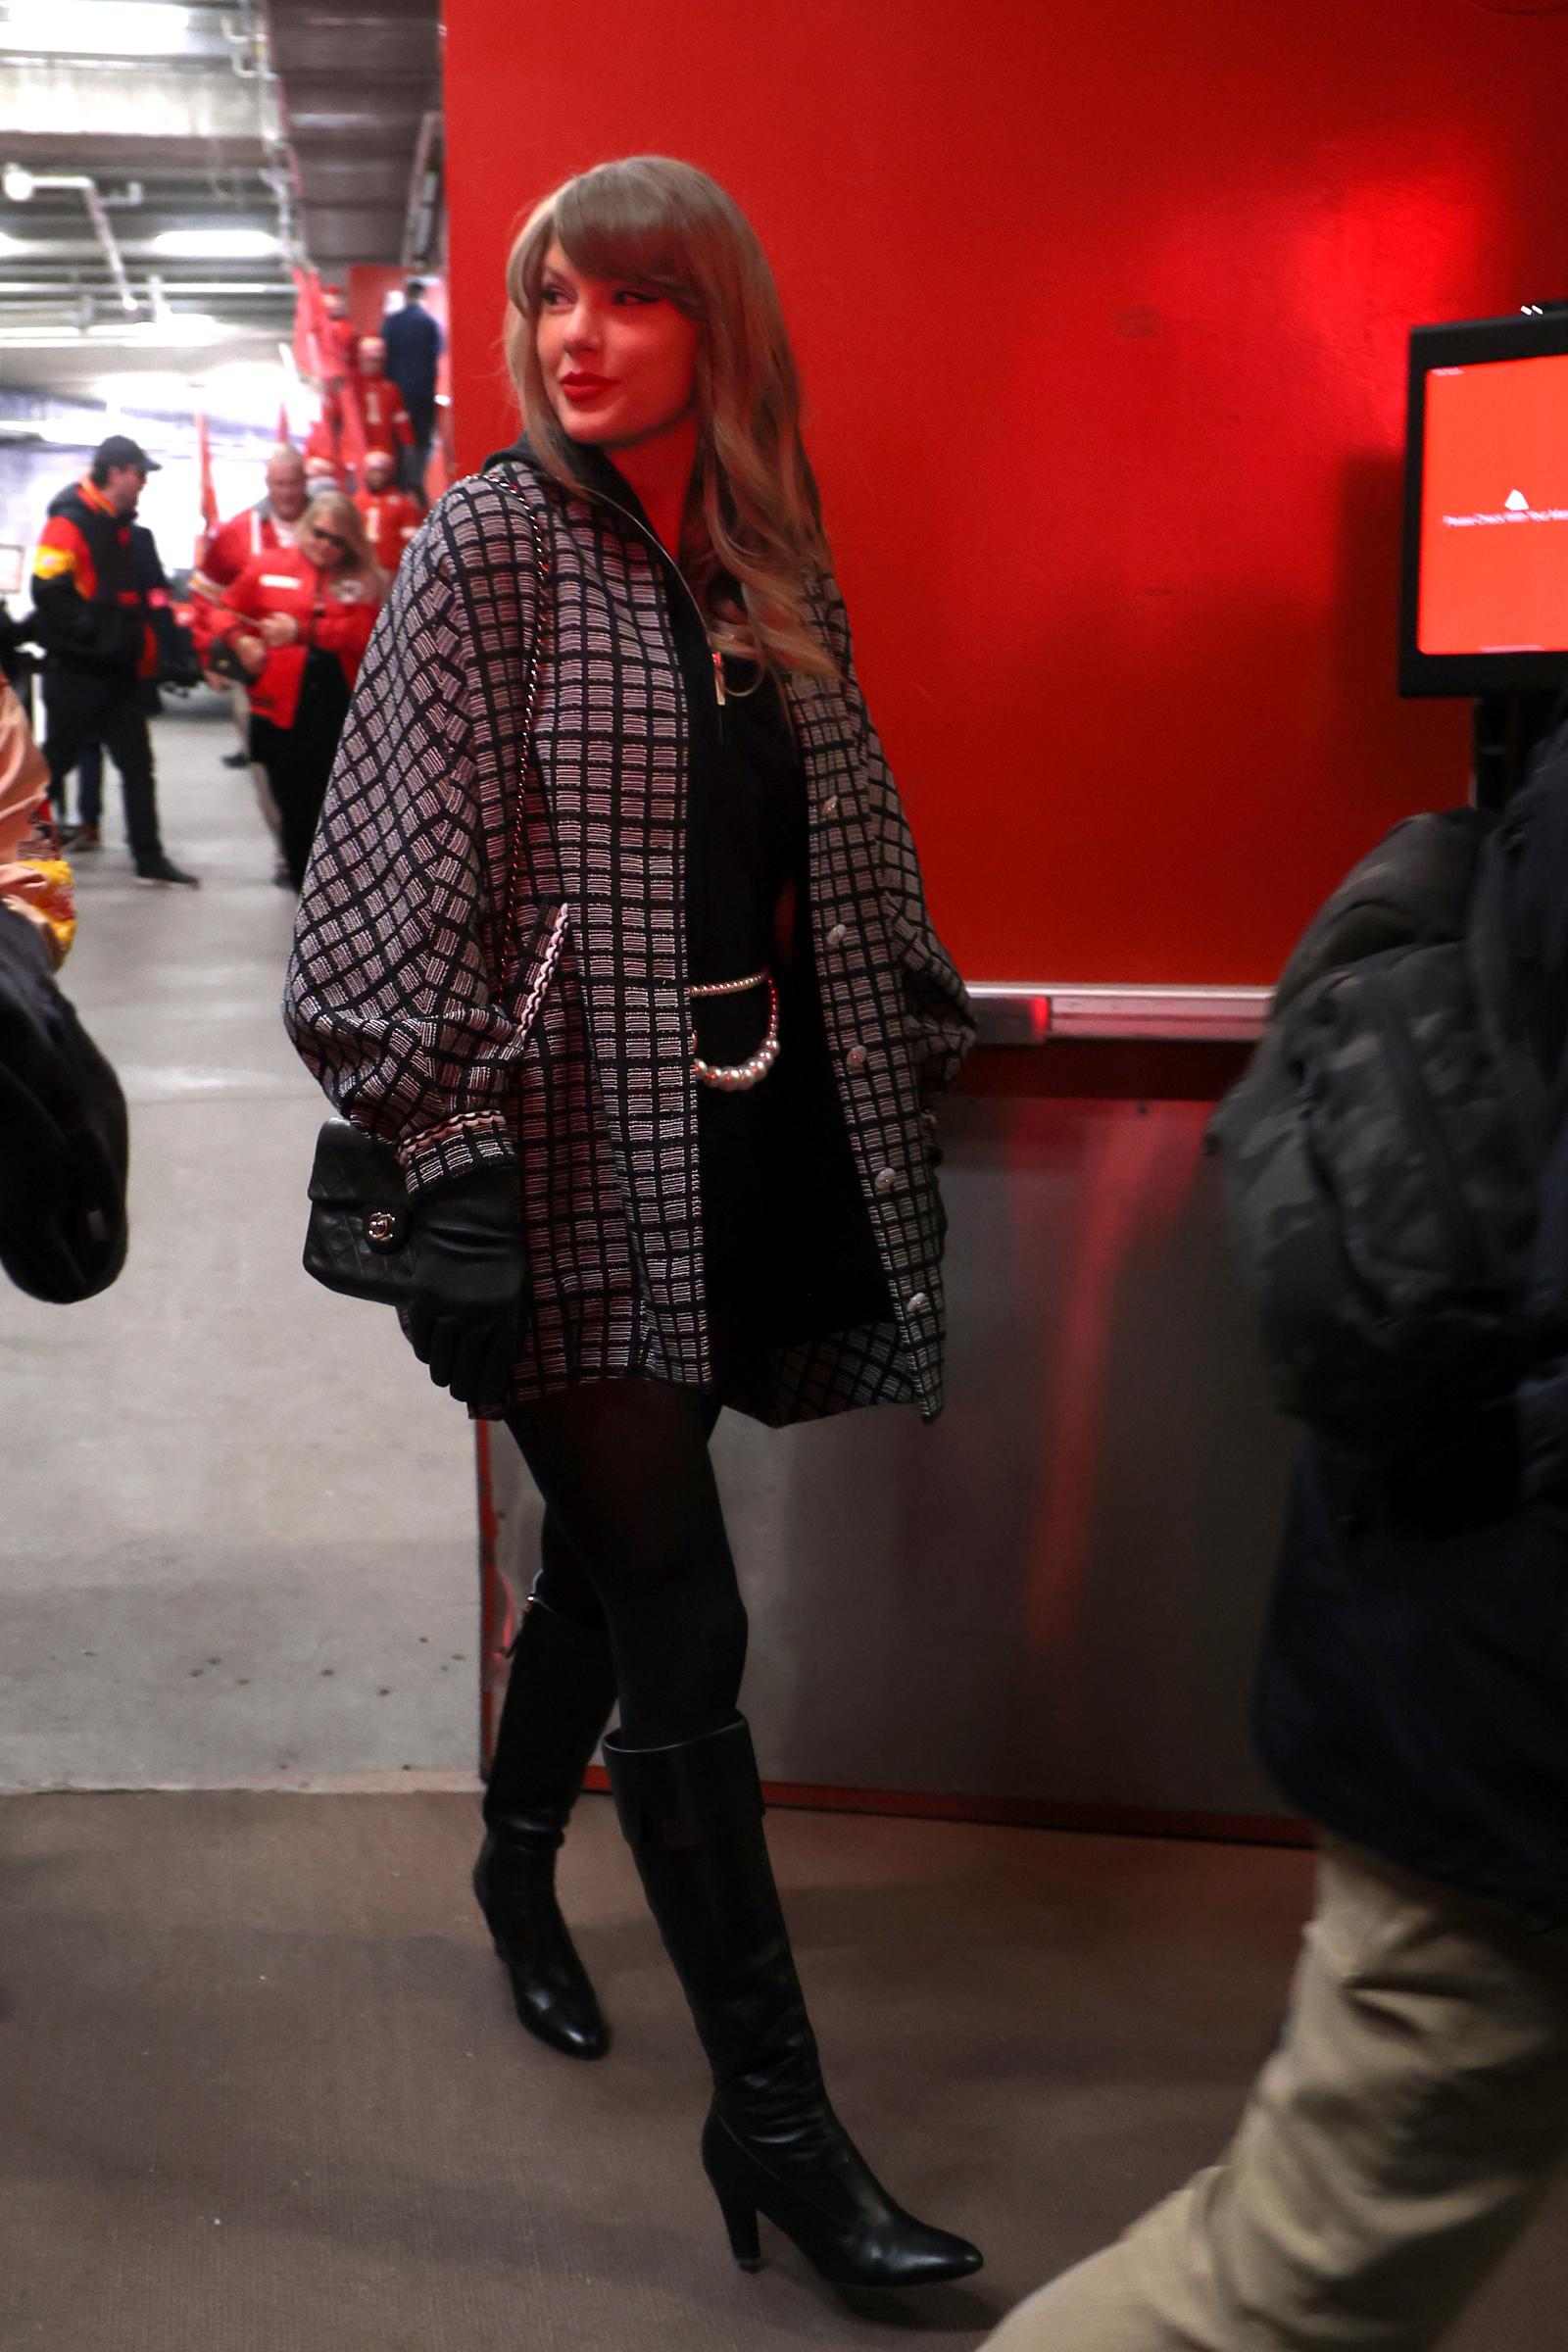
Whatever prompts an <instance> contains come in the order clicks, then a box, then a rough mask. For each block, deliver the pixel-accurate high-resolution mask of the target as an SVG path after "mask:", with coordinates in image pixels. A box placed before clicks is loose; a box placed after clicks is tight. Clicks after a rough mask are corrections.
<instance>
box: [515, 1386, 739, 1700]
mask: <svg viewBox="0 0 1568 2352" xmlns="http://www.w3.org/2000/svg"><path fill="white" fill-rule="evenodd" d="M718 1412H719V1408H718V1406H717V1405H716V1404H715V1403H714V1401H713V1399H712V1398H711V1397H707V1396H705V1395H704V1394H703V1393H702V1392H701V1391H700V1390H695V1389H678V1388H672V1387H670V1386H669V1385H668V1384H666V1383H665V1382H662V1381H656V1380H616V1381H607V1382H605V1383H603V1384H601V1385H596V1386H593V1387H589V1388H579V1389H558V1390H556V1391H555V1392H554V1393H553V1394H552V1395H550V1396H548V1397H537V1398H536V1399H534V1401H532V1402H531V1403H528V1404H520V1405H515V1406H514V1407H513V1409H512V1411H511V1412H510V1413H509V1414H508V1415H507V1426H508V1427H509V1428H510V1430H511V1431H512V1434H513V1436H514V1437H515V1439H516V1441H517V1444H518V1446H520V1447H521V1449H522V1457H523V1460H524V1461H525V1462H526V1463H527V1465H528V1468H529V1471H530V1472H531V1473H532V1476H533V1481H534V1484H535V1485H536V1486H537V1488H538V1489H539V1492H540V1494H541V1495H543V1497H544V1501H545V1524H544V1535H543V1541H542V1545H541V1549H542V1553H543V1565H542V1566H541V1568H540V1571H539V1576H538V1580H537V1582H536V1583H535V1586H534V1591H535V1592H536V1593H537V1594H538V1596H539V1598H540V1599H541V1600H542V1601H544V1602H545V1603H546V1604H547V1605H548V1606H549V1607H550V1608H553V1609H555V1610H556V1611H557V1612H558V1613H559V1614H560V1615H561V1616H563V1617H570V1618H573V1619H574V1620H575V1621H576V1622H577V1623H578V1624H579V1625H590V1626H594V1627H596V1628H603V1629H604V1631H605V1632H606V1633H607V1634H608V1635H609V1638H610V1646H611V1653H612V1656H613V1660H614V1668H615V1688H616V1691H617V1693H618V1696H619V1700H620V1729H621V1736H622V1738H623V1739H624V1740H625V1742H626V1744H627V1746H628V1747H663V1746H666V1745H670V1744H672V1743H673V1742H675V1741H676V1740H700V1739H702V1738H703V1737H704V1736H705V1734H707V1733H709V1732H716V1731H719V1730H721V1729H722V1727H723V1726H724V1725H725V1724H727V1723H730V1722H732V1721H733V1720H734V1716H735V1702H736V1699H737V1698H738V1697H739V1695H740V1687H741V1675H742V1673H743V1671H744V1669H745V1665H746V1606H745V1603H744V1602H743V1600H742V1599H741V1594H740V1587H739V1586H738V1584H737V1583H736V1581H735V1563H734V1561H733V1559H732V1558H731V1557H730V1548H729V1538H728V1537H727V1536H726V1534H725V1533H724V1514H723V1511H722V1509H721V1508H720V1505H719V1499H718V1489H717V1487H716V1485H715V1484H714V1481H713V1465H712V1463H711V1460H710V1458H709V1452H708V1441H709V1439H710V1438H711V1436H712V1434H713V1424H714V1423H715V1421H716V1420H717V1419H718Z"/></svg>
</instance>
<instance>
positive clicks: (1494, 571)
mask: <svg viewBox="0 0 1568 2352" xmlns="http://www.w3.org/2000/svg"><path fill="white" fill-rule="evenodd" d="M1416 642H1417V644H1418V646H1419V647H1420V650H1421V652H1422V653H1423V654H1512V653H1527V652H1528V653H1536V652H1542V651H1552V652H1555V651H1560V650H1561V649H1563V648H1568V354H1564V355H1552V356H1549V357H1543V358H1540V359H1530V360H1489V361H1483V362H1479V363H1478V364H1476V365H1475V366H1473V367H1469V368H1433V369H1432V371H1431V373H1430V374H1429V375H1428V377H1427V382H1426V448H1425V465H1424V467H1423V471H1422V483H1421V596H1420V607H1419V614H1418V618H1417V623H1416Z"/></svg>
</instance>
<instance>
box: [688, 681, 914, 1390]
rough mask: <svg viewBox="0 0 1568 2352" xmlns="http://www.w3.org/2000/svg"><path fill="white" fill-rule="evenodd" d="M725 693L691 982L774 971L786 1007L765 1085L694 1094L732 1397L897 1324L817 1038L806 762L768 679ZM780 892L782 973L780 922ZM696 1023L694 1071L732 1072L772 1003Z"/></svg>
mask: <svg viewBox="0 0 1568 2352" xmlns="http://www.w3.org/2000/svg"><path fill="white" fill-rule="evenodd" d="M726 679H727V682H728V686H729V691H728V693H727V695H726V699H725V702H724V704H723V707H722V711H721V712H720V731H721V736H722V744H721V750H720V756H719V757H718V758H717V759H716V760H701V761H699V762H697V763H695V764H694V767H693V771H692V778H691V797H690V802H689V809H688V834H687V850H686V860H687V884H686V939H687V960H688V965H689V971H690V978H691V980H692V982H693V983H694V984H703V983H708V982H712V981H722V980H735V979H741V978H743V977H745V976H746V975H747V974H749V973H753V972H760V971H763V970H769V971H771V972H772V973H773V975H774V978H775V980H776V982H777V984H778V991H779V1000H780V1004H779V1055H778V1059H777V1060H776V1061H775V1062H774V1064H773V1066H772V1068H771V1069H770V1070H769V1071H768V1072H767V1074H766V1075H765V1077H763V1078H761V1079H760V1080H759V1081H758V1083H757V1084H756V1085H755V1086H752V1087H749V1088H746V1089H744V1090H741V1091H738V1092H735V1093H732V1094H731V1093H724V1092H722V1091H720V1090H719V1089H717V1088H715V1087H711V1086H708V1085H699V1087H698V1090H697V1097H698V1143H699V1156H700V1165H701V1172H702V1203H703V1253H704V1279H705V1286H706V1291H707V1301H708V1313H709V1322H710V1327H711V1333H712V1337H713V1345H714V1349H715V1353H716V1356H717V1359H718V1364H719V1367H720V1370H721V1375H722V1376H723V1377H725V1378H727V1379H731V1380H733V1379H736V1378H744V1376H745V1368H746V1362H747V1359H748V1358H751V1359H753V1360H755V1359H756V1358H757V1357H758V1356H759V1355H760V1353H762V1352H765V1351H766V1350H767V1349H769V1348H782V1347H788V1346H790V1345H792V1344H794V1343H795V1342H797V1341H800V1340H806V1339H811V1338H815V1337H819V1336H821V1335H823V1334H825V1333H828V1332H834V1331H844V1330H848V1329H850V1328H852V1327H853V1326H855V1325H856V1324H858V1323H868V1322H874V1321H877V1320H880V1319H882V1318H885V1317H886V1316H887V1315H888V1314H889V1313H890V1312H891V1308H890V1305H889V1301H888V1293H887V1283H886V1280H885V1278H884V1275H883V1272H882V1266H881V1259H880V1257H879V1254H878V1251H877V1247H876V1240H875V1236H874V1234H873V1232H872V1229H871V1221H870V1217H869V1215H868V1213H867V1210H866V1206H865V1202H864V1200H863V1198H862V1195H861V1192H860V1186H859V1179H858V1175H857V1173H856V1168H855V1162H854V1159H853V1157H852V1155H851V1151H850V1143H849V1137H848V1134H847V1132H846V1128H845V1123H844V1113H843V1109H842V1107H841V1105H840V1103H839V1099H838V1089H837V1086H836V1083H835V1080H834V1076H833V1068H832V1063H831V1061H830V1059H829V1055H828V1046H827V1038H826V1035H825V1032H824V1029H823V1025H822V1011H821V1001H820V996H819V993H818V988H817V980H816V972H815V968H814V964H813V960H812V954H811V925H810V907H809V857H808V811H807V795H806V775H805V770H804V767H803V764H802V761H801V756H800V750H799V747H798V745H797V743H796V740H795V735H794V731H793V729H792V727H791V724H790V720H789V715H788V711H787V710H786V707H785V704H784V700H783V697H782V695H781V693H780V691H779V689H778V686H777V684H776V683H775V682H774V680H773V679H772V678H771V677H770V676H767V675H766V674H763V675H762V676H761V678H760V681H759V678H758V672H757V671H756V670H755V669H754V668H753V667H752V666H751V665H750V664H749V663H737V664H731V665H730V667H729V668H728V669H727V671H726ZM737 689H738V690H739V691H737ZM748 689H750V691H748ZM791 883H793V884H794V903H795V920H794V925H793V941H792V943H791V952H790V953H789V955H788V956H785V955H782V954H781V953H780V949H779V944H778V941H777V938H776V936H775V916H776V910H777V908H778V906H779V901H780V898H781V896H782V895H783V894H784V892H785V891H786V889H787V887H788V886H789V885H790V884H791ZM692 1012H693V1019H694V1023H695V1027H696V1032H697V1045H698V1052H699V1054H701V1055H702V1057H703V1059H704V1060H705V1061H707V1062H710V1063H711V1064H713V1065H714V1066H725V1067H727V1066H730V1065H733V1064H734V1063H737V1062H741V1061H744V1060H745V1059H746V1058H747V1057H748V1055H750V1054H754V1053H755V1052H756V1051H757V1049H758V1047H759V1046H760V1044H761V1042H762V1038H763V1036H764V1034H765V1032H766V1027H767V992H766V990H765V988H756V989H751V990H748V991H747V992H746V993H745V994H743V995H739V996H728V997H706V998H705V997H699V998H695V999H694V1000H693V1005H692Z"/></svg>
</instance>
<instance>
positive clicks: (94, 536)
mask: <svg viewBox="0 0 1568 2352" xmlns="http://www.w3.org/2000/svg"><path fill="white" fill-rule="evenodd" d="M157 469H158V468H157V462H156V460H154V459H152V458H150V457H148V455H147V453H146V451H145V450H144V449H142V448H140V447H139V446H138V444H137V443H136V442H134V441H132V440H129V439H127V437H126V436H125V435H124V434H123V433H111V434H110V436H109V438H108V440H107V441H101V442H100V443H99V444H98V447H97V448H96V449H95V450H94V452H93V459H92V465H91V466H90V467H89V468H88V472H87V476H86V479H85V480H84V481H80V482H75V483H73V485H72V487H71V488H70V489H69V490H62V492H61V493H60V496H59V497H58V498H56V499H54V500H52V501H51V503H50V507H49V519H48V521H47V522H46V523H45V524H44V527H43V535H42V537H41V538H40V539H39V542H38V552H37V554H36V556H35V557H34V559H33V570H32V598H33V604H34V606H35V607H36V611H37V621H36V632H35V633H36V635H37V638H38V641H39V643H40V644H41V645H42V647H43V649H44V664H43V707H44V721H45V736H44V747H43V748H44V757H45V758H46V759H47V760H48V762H49V775H50V779H51V787H52V791H53V794H54V796H55V798H56V801H57V804H58V798H59V793H60V788H61V784H62V782H63V780H64V778H65V777H67V776H69V775H70V773H71V771H72V769H73V767H74V766H75V764H76V761H77V760H79V759H80V757H81V754H82V752H83V751H84V750H85V748H86V747H87V745H88V744H90V743H101V744H102V745H103V747H104V749H105V750H106V751H107V752H108V754H109V757H110V758H111V760H113V761H114V763H115V765H116V767H117V768H118V769H119V770H120V782H121V791H122V796H123V803H124V810H125V834H126V838H127V840H128V841H129V844H130V854H131V858H132V859H133V860H134V862H135V867H136V879H137V881H138V882H150V883H183V884H184V885H185V886H186V887H187V888H194V887H195V883H196V877H195V875H194V874H187V873H186V872H184V871H183V869H182V868H181V867H179V866H177V865H175V863H174V862H173V860H172V858H169V857H166V855H165V853H164V845H163V843H162V841H161V840H160V838H159V832H158V798H157V787H156V784H155V782H154V777H153V752H152V740H151V738H150V736H149V735H148V732H147V712H146V707H145V702H144V699H143V697H142V696H141V695H140V694H139V693H138V691H137V686H138V681H139V680H140V679H141V678H143V677H155V676H156V675H157V671H158V646H157V640H156V638H155V637H154V635H153V629H152V622H151V617H150V614H149V612H148V606H147V594H146V590H145V588H144V587H143V586H142V584H141V581H140V578H139V574H138V569H137V565H136V563H135V560H134V557H133V555H132V551H131V534H130V519H131V516H132V515H134V513H135V511H136V501H137V499H138V498H139V497H140V496H141V493H142V489H143V486H144V484H145V483H146V480H147V476H148V475H149V473H154V472H156V471H157Z"/></svg>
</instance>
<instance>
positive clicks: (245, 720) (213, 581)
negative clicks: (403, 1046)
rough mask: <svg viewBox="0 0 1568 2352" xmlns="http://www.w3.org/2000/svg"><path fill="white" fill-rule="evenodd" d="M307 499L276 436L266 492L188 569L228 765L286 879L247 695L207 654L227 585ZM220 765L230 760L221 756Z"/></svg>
mask: <svg viewBox="0 0 1568 2352" xmlns="http://www.w3.org/2000/svg"><path fill="white" fill-rule="evenodd" d="M307 503H308V494H307V490H306V481H305V460H304V458H303V457H302V456H301V454H300V452H299V451H298V450H297V449H296V448H295V447H294V445H293V443H292V442H289V441H279V442H278V443H277V445H276V447H275V448H274V449H273V450H272V452H271V454H270V457H269V458H268V461H267V490H266V495H265V496H264V497H262V498H260V499H258V501H257V503H256V505H255V506H254V507H246V508H245V509H244V510H243V511H242V512H241V513H240V514H238V515H230V516H229V518H228V520H227V521H226V522H225V523H222V524H221V525H220V527H219V528H218V530H217V531H215V532H214V534H213V537H212V539H211V540H210V541H209V542H208V545H207V547H206V548H205V549H204V550H203V554H202V561H201V563H200V564H199V565H198V567H197V568H196V570H195V571H193V572H192V574H191V582H190V598H191V633H192V635H193V636H194V638H195V640H196V653H197V659H198V660H199V661H200V662H201V664H202V667H203V669H204V671H206V673H207V680H208V684H209V685H210V686H213V687H214V688H216V689H217V690H218V692H220V693H222V692H223V691H225V690H226V691H227V693H228V696H229V707H230V709H231V710H232V711H233V714H234V724H235V727H236V728H237V729H238V731H239V739H240V750H239V752H238V754H237V755H235V756H234V760H233V764H235V765H243V766H245V767H247V768H248V769H249V771H250V777H251V785H252V789H253V790H254V792H255V794H256V806H257V808H258V809H260V810H261V812H262V822H263V823H264V824H265V825H266V827H267V830H268V832H269V833H270V835H271V838H272V843H273V846H274V848H275V850H276V852H277V860H278V863H277V869H276V872H275V874H274V877H273V878H274V880H276V879H281V880H283V881H285V882H286V881H287V880H288V865H287V862H286V860H285V859H284V857H283V820H282V817H281V816H280V814H279V813H278V807H277V803H276V802H275V801H274V800H273V798H272V788H271V786H270V784H269V782H268V780H267V770H266V768H265V767H264V766H263V765H262V763H261V761H260V760H258V759H257V758H256V756H255V754H254V752H253V751H252V749H251V706H250V697H249V695H248V694H247V693H246V691H245V688H244V686H243V685H242V684H241V683H240V682H239V681H238V680H237V679H233V678H226V677H221V676H218V675H217V674H216V673H214V672H213V671H212V670H211V669H210V668H209V667H208V662H207V654H208V649H209V648H210V646H211V644H212V640H213V635H214V631H215V628H216V626H217V616H218V613H220V612H221V609H222V603H223V598H224V595H225V594H226V592H227V590H228V589H229V587H230V586H231V585H232V583H233V582H234V581H235V580H237V579H238V578H239V575H240V573H241V572H242V571H243V570H244V568H245V566H246V564H250V563H252V562H254V561H255V559H256V558H257V557H258V556H265V555H267V554H268V553H269V551H270V549H272V548H277V547H292V546H293V544H294V541H295V539H296V537H297V536H298V533H299V527H300V522H301V520H302V518H303V516H304V514H305V509H306V505H307ZM224 764H225V766H226V765H228V764H230V762H229V761H226V760H225V762H224Z"/></svg>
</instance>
